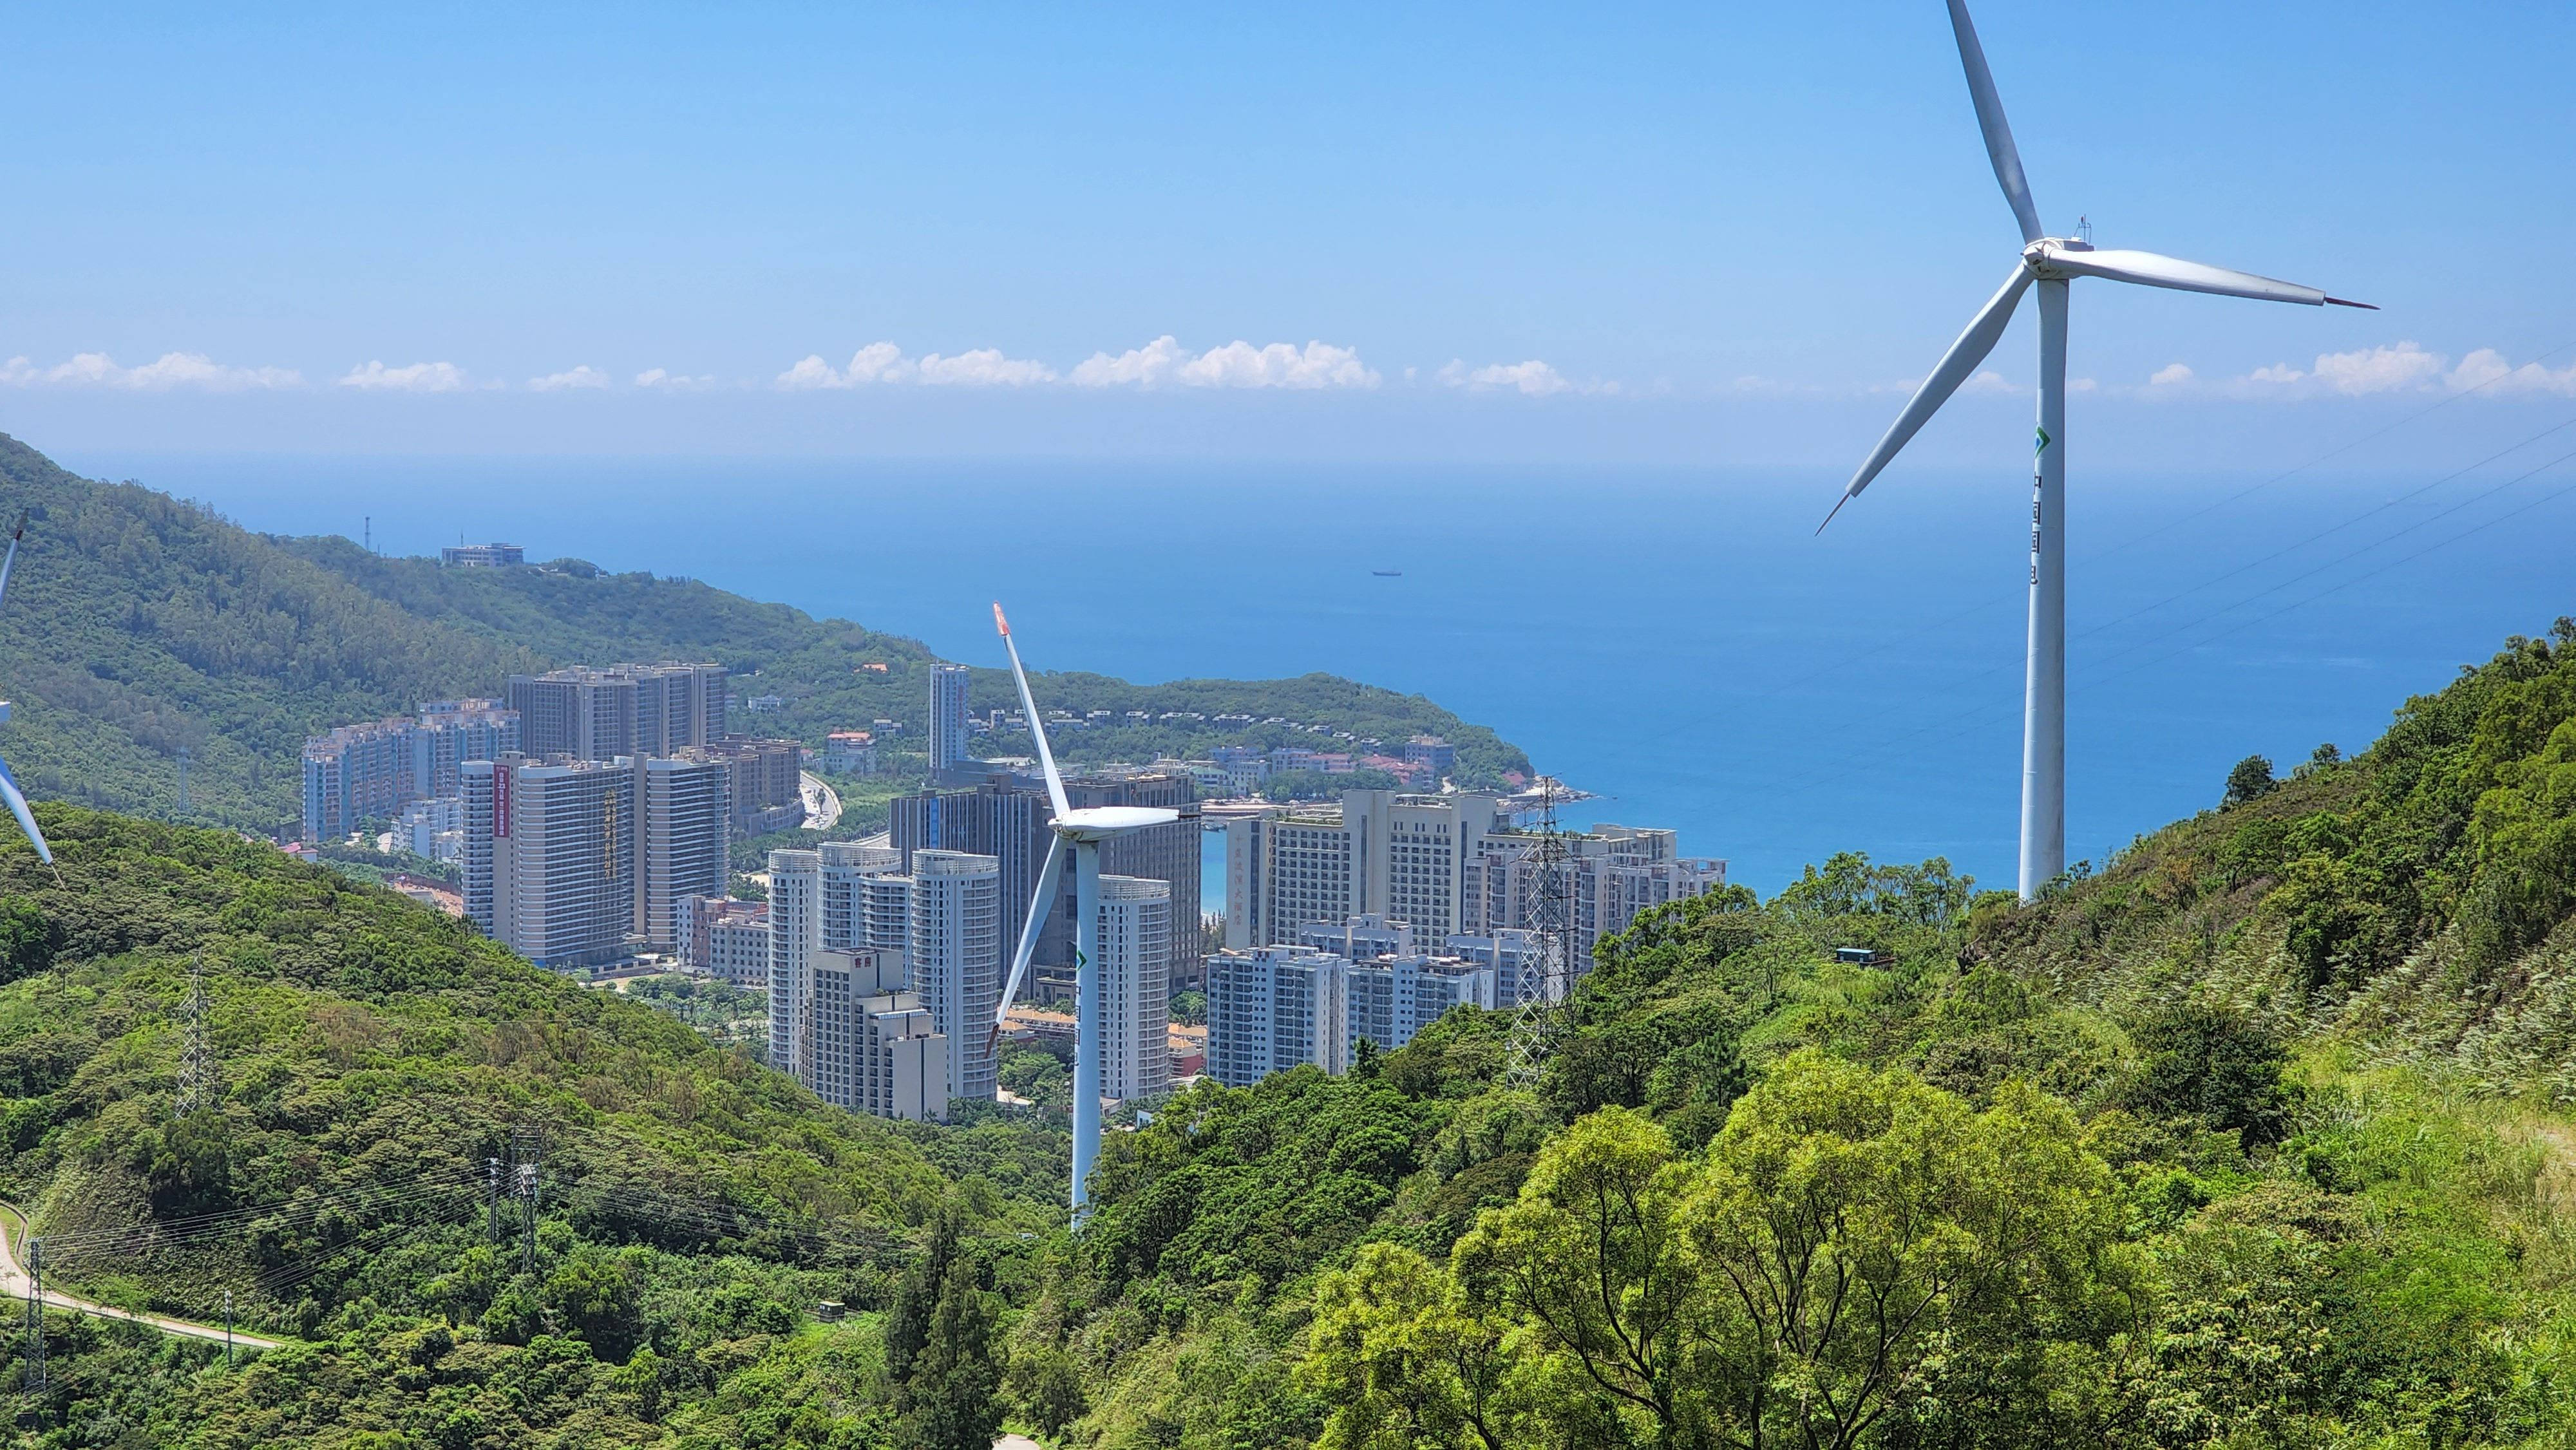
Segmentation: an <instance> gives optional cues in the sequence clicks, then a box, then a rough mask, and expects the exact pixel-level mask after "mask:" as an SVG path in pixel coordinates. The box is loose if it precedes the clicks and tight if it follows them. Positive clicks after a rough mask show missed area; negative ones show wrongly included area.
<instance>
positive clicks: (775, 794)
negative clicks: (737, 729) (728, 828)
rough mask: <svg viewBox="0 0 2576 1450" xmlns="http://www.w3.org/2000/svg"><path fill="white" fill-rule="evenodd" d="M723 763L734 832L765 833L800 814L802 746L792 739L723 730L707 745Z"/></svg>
mask: <svg viewBox="0 0 2576 1450" xmlns="http://www.w3.org/2000/svg"><path fill="white" fill-rule="evenodd" d="M706 753H707V754H708V755H709V756H711V757H713V758H715V759H717V760H721V761H723V762H724V763H725V768H726V770H727V771H728V772H730V774H729V777H728V779H729V786H728V788H729V789H730V791H731V792H732V801H733V804H732V812H733V833H734V834H735V835H736V836H765V835H767V834H769V833H770V832H772V831H784V830H788V829H791V828H793V827H794V826H796V825H797V824H799V823H800V822H802V821H803V820H804V819H805V797H804V794H803V791H802V788H801V786H800V784H799V782H800V781H801V780H802V778H803V773H804V768H803V760H804V747H803V746H800V745H798V744H797V743H796V742H795V741H793V740H773V739H764V738H756V737H753V736H749V735H726V736H723V737H721V738H719V739H718V740H717V741H716V742H715V743H714V744H712V745H709V746H708V747H706Z"/></svg>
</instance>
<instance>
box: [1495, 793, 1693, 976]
mask: <svg viewBox="0 0 2576 1450" xmlns="http://www.w3.org/2000/svg"><path fill="white" fill-rule="evenodd" d="M1559 839H1560V841H1561V842H1562V843H1563V845H1564V849H1565V852H1566V857H1567V859H1566V861H1565V863H1564V865H1563V866H1562V867H1561V868H1559V870H1560V871H1561V873H1562V874H1561V876H1560V879H1559V880H1558V881H1557V882H1556V884H1555V891H1556V893H1557V898H1558V903H1559V905H1560V907H1561V909H1562V911H1563V913H1564V917H1563V919H1564V921H1565V925H1566V929H1567V932H1568V936H1569V938H1570V940H1569V945H1570V946H1571V947H1572V955H1573V965H1574V971H1575V973H1576V975H1578V976H1579V975H1581V974H1582V973H1584V972H1588V971H1590V970H1591V969H1592V963H1593V954H1594V950H1595V948H1596V947H1597V946H1598V945H1599V943H1600V940H1601V938H1603V937H1605V936H1609V935H1611V934H1613V933H1616V932H1622V931H1626V930H1627V929H1628V926H1629V924H1630V923H1631V922H1633V921H1635V920H1636V919H1637V916H1638V914H1639V913H1640V912H1643V911H1647V910H1651V909H1652V908H1654V907H1658V906H1663V905H1665V904H1667V903H1670V902H1674V901H1681V900H1686V899H1688V898H1690V897H1694V896H1700V895H1704V894H1706V893H1708V892H1711V891H1715V890H1716V889H1718V888H1719V887H1721V886H1724V885H1725V884H1726V863H1725V862H1724V861H1717V860H1706V859H1699V858H1693V857H1686V856H1683V855H1682V854H1680V849H1679V841H1678V838H1677V837H1676V836H1675V834H1674V833H1673V832H1671V831H1669V830H1659V829H1639V828H1636V827H1632V826H1618V825H1610V824H1607V823H1604V824H1602V825H1598V826H1595V827H1593V828H1592V829H1591V830H1589V831H1581V832H1567V833H1564V834H1562V835H1561V836H1560V837H1559ZM1539 843H1540V838H1539V837H1537V836H1536V835H1533V834H1529V833H1524V832H1513V833H1509V834H1505V835H1501V836H1498V837H1496V838H1495V839H1493V840H1491V841H1489V842H1487V843H1486V845H1485V847H1484V849H1483V850H1482V852H1481V853H1480V858H1479V861H1478V863H1477V865H1478V869H1477V872H1476V875H1477V880H1476V881H1475V882H1474V883H1473V889H1471V890H1470V892H1469V893H1468V898H1467V912H1466V922H1465V925H1464V928H1463V930H1465V931H1466V932H1468V933H1470V934H1474V935H1491V934H1493V933H1495V932H1498V931H1506V930H1515V929H1517V930H1522V931H1528V930H1532V929H1535V928H1536V926H1537V925H1538V920H1539V908H1540V904H1541V902H1542V900H1543V899H1544V896H1545V893H1546V891H1547V890H1548V883H1547V875H1548V873H1547V871H1546V870H1545V869H1544V868H1543V866H1542V864H1541V862H1540V860H1539V854H1538V848H1539ZM1563 990H1564V987H1563V985H1560V986H1558V987H1557V988H1556V989H1555V994H1556V995H1562V992H1563Z"/></svg>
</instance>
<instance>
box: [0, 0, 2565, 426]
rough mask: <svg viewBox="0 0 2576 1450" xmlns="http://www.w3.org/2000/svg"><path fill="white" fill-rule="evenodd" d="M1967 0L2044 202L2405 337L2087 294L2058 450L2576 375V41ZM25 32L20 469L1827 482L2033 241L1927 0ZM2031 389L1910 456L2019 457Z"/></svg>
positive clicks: (2382, 17) (16, 268)
mask: <svg viewBox="0 0 2576 1450" xmlns="http://www.w3.org/2000/svg"><path fill="white" fill-rule="evenodd" d="M1977 19H1978V22H1979V24H1980V27H1981V29H1982V31H1983V33H1984V38H1985V42H1986V47H1987V51H1988V54H1989V56H1990V58H1991V60H1992V62H1993V66H1994V69H1995V72H1996V76H1997V80H1998V84H1999V85H2000V87H2001V89H2002V92H2003V96H2004V99H2005V101H2006V104H2007V106H2008V107H2009V108H2010V111H2011V115H2012V119H2013V122H2014V125H2015V128H2016V131H2017V133H2018V136H2019V139H2020V144H2021V149H2022V153H2023V156H2024V158H2025V160H2026V162H2027V164H2028V167H2029V171H2030V174H2031V177H2032V185H2033V189H2034V192H2035V194H2036V196H2037V198H2038V201H2039V204H2040V207H2041V211H2042V214H2043V217H2044V218H2045V220H2046V221H2047V223H2048V225H2049V227H2050V229H2051V230H2052V231H2067V230H2071V229H2072V228H2073V226H2074V224H2075V220H2076V217H2077V216H2078V215H2079V214H2082V215H2085V216H2089V217H2090V219H2091V221H2092V223H2093V224H2094V227H2095V237H2096V240H2097V241H2099V242H2101V243H2103V244H2105V245H2125V246H2139V247H2145V248H2149V249H2152V250H2157V251H2164V252H2169V253H2173V254H2177V255H2181V256H2185V257H2190V258H2194V259H2197V260H2203V261H2210V262H2216V263H2220V264H2223V265H2230V266H2236V267H2241V268H2245V269H2248V270H2253V271H2257V272H2264V273H2268V274H2272V275H2277V276H2285V277H2289V278H2291V279H2294V280H2298V281H2303V282H2308V283H2312V284H2314V285H2318V286H2322V287H2325V288H2327V289H2328V290H2331V291H2334V292H2336V293H2338V294H2339V295H2345V296H2354V297H2360V298H2365V299H2368V300H2371V301H2375V302H2378V303H2380V304H2381V305H2382V306H2383V307H2384V309H2385V310H2384V311H2381V312H2378V313H2359V312H2346V311H2342V310H2340V309H2327V310H2324V311H2322V312H2321V311H2318V310H2312V309H2307V308H2295V307H2279V306H2267V305H2263V304H2256V303H2245V302H2234V301H2228V300H2222V299H2211V298H2201V297H2193V296H2186V295H2181V294H2173V293H2163V292H2149V291H2146V290H2144V289H2136V288H2124V287H2119V286H2116V285H2112V284H2102V283H2088V284H2086V285H2085V286H2083V287H2080V288H2078V289H2077V298H2076V303H2075V345H2074V351H2073V370H2074V372H2075V373H2076V375H2077V376H2078V378H2079V379H2081V380H2083V381H2081V382H2079V384H2078V386H2079V387H2080V388H2088V389H2089V391H2088V392H2087V394H2086V395H2085V396H2084V397H2082V398H2080V399H2079V400H2078V407H2077V413H2076V418H2075V432H2076V442H2075V444H2074V447H2075V456H2076V457H2077V458H2078V459H2079V460H2082V461H2084V462H2087V463H2090V462H2094V461H2096V460H2099V461H2102V462H2118V463H2122V464H2136V465H2146V466H2156V467H2203V468H2219V467H2227V468H2238V467H2244V466H2248V465H2252V466H2271V465H2274V464H2278V463H2289V462H2296V461H2300V460H2301V459H2302V458H2304V457H2306V456H2311V455H2312V454H2313V453H2314V452H2315V451H2316V450H2317V449H2319V448H2320V447H2323V446H2328V445H2331V444H2334V443H2337V442H2340V441H2343V440H2347V439H2350V438H2353V437H2358V436H2362V435H2364V434H2366V433H2367V432H2368V431H2369V430H2370V429H2371V428H2372V427H2375V426H2378V425H2379V423H2380V422H2382V421H2384V420H2386V419H2389V418H2394V417H2399V416H2404V415H2405V414H2407V413H2409V412H2411V411H2414V410H2419V409H2422V408H2424V407H2427V406H2429V405H2431V404H2433V403H2436V402H2439V401H2441V400H2442V399H2444V398H2446V397H2450V396H2453V395H2455V394H2460V393H2470V394H2471V396H2468V397H2463V398H2461V399H2460V401H2459V405H2458V406H2456V407H2450V408H2446V409H2445V410H2444V412H2443V415H2442V425H2443V427H2444V429H2446V430H2447V431H2448V432H2449V433H2451V434H2466V435H2470V436H2472V437H2483V436H2487V435H2488V434H2489V433H2491V432H2492V433H2496V434H2498V435H2502V434H2506V433H2517V432H2519V431H2528V426H2529V421H2530V420H2531V419H2533V418H2535V417H2539V418H2543V419H2544V420H2545V417H2546V416H2547V414H2548V410H2550V409H2552V408H2556V409H2558V410H2561V411H2564V410H2566V409H2567V408H2568V407H2569V405H2570V403H2571V400H2576V299H2571V294H2570V293H2569V290H2568V289H2567V288H2566V286H2565V285H2564V283H2563V280H2561V279H2563V278H2564V277H2566V276H2567V275H2569V274H2570V271H2571V267H2570V264H2571V263H2572V262H2576V226H2571V222H2576V188H2571V187H2569V186H2568V185H2567V184H2566V183H2567V178H2568V176H2569V175H2570V165H2569V163H2570V160H2571V155H2570V152H2571V150H2576V140H2571V137H2576V126H2571V125H2570V124H2569V118H2568V114H2567V101H2566V89H2565V77H2566V75H2567V73H2568V70H2569V67H2570V62H2571V61H2576V7H2569V6H2566V5H2564V4H2539V3H2528V4H2489V5H2475V6H2423V5H2414V4H2395V3H2346V4H2327V3H2318V0H2309V3H2297V4H2255V5H2251V6H2247V5H2242V4H2226V5H2221V4H2216V3H2200V0H2188V3H2175V4H2154V5H2149V4H2144V3H2113V4H2103V5H2094V6H2084V7H2066V6H2042V5H2038V4H2034V3H2028V0H1983V3H1981V4H1980V5H1979V6H1978V8H1977ZM12 51H13V57H14V59H15V61H16V64H15V65H14V66H13V67H12V71H13V77H12V79H13V89H14V90H15V92H16V94H15V96H14V98H13V99H14V100H15V102H16V104H14V105H13V107H12V113H13V114H12V126H11V130H12V138H11V144H9V145H8V146H7V147H5V148H0V185H5V187H6V194H7V196H8V197H9V199H10V203H11V211H12V213H13V221H12V224H11V225H10V226H9V227H8V228H6V229H5V231H4V232H0V276H5V277H6V278H7V279H8V282H9V285H7V286H6V287H5V288H0V429H5V430H6V431H8V432H11V433H15V434H18V435H19V436H21V437H25V438H27V439H29V440H30V441H31V442H34V443H36V444H37V445H38V446H40V447H44V446H53V447H60V448H65V449H82V448H90V449H95V448H99V447H102V446H109V445H113V446H114V447H116V448H119V449H126V450H137V449H140V450H155V449H158V450H169V451H195V450H220V451H286V452H293V451H324V452H331V451H354V452H422V453H441V452H494V453H558V452H559V453H618V452H629V451H657V452H681V453H689V454H702V455H707V456H726V455H739V454H757V453H774V452H787V453H805V454H851V455H866V454H899V455H905V456H914V457H923V456H927V457H938V456H944V455H957V456H991V455H997V454H998V455H1012V454H1025V455H1044V454H1049V453H1065V454H1084V455H1095V456H1099V455H1107V456H1115V455H1119V454H1122V453H1127V454H1135V455H1138V456H1164V455H1172V454H1210V455H1235V456H1254V457H1260V456H1279V457H1313V456H1342V457H1379V458H1383V457H1422V458H1438V459H1466V460H1472V459H1476V458H1480V457H1512V458H1515V459H1524V460H1526V459H1544V458H1551V457H1555V458H1567V459H1577V458H1581V459H1601V460H1618V459H1635V460H1641V461H1654V462H1663V463H1685V464H1713V465H1725V464H1748V463H1765V464H1769V463H1796V464H1818V465H1821V464H1827V463H1835V462H1839V461H1843V460H1851V459H1856V458H1857V457H1858V455H1859V454H1860V453H1862V452H1864V451H1866V449H1867V447H1868V444H1869V443H1870V442H1871V441H1873V440H1874V439H1875V437H1876V434H1877V432H1878V430H1879V429H1880V428H1881V427H1883V426H1884V424H1885V420H1886V418H1887V417H1888V416H1890V415H1892V413H1893V412H1894V410H1895V408H1896V407H1897V405H1898V404H1899V402H1900V401H1901V397H1902V390H1903V388H1904V387H1905V386H1907V384H1908V383H1909V382H1910V380H1911V379H1913V378H1915V377H1918V376H1919V375H1920V374H1921V373H1922V372H1923V371H1924V370H1925V369H1927V368H1928V367H1929V366H1930V365H1931V363H1932V362H1933V360H1934V359H1935V358H1937V357H1938V355H1939V353H1940V351H1941V349H1942V348H1943V347H1944V346H1946V345H1947V343H1948V341H1949V339H1950V338H1951V337H1952V336H1953V335H1954V334H1955V332H1956V330H1957V329H1958V327H1959V326H1960V325H1961V324H1962V323H1963V322H1964V321H1965V320H1966V318H1967V317H1968V315H1969V314H1970V313H1971V312H1972V311H1973V310H1974V309H1975V307H1976V306H1977V305H1978V303H1980V302H1981V301H1982V300H1983V299H1984V298H1985V297H1986V295H1987V294H1988V293H1989V292H1991V291H1992V290H1993V288H1994V286H1995V285H1996V283H1997V282H1998V281H1999V280H2000V279H2001V278H2002V277H2003V275H2004V274H2005V271H2006V269H2007V267H2008V266H2009V265H2010V264H2011V262H2012V260H2013V253H2014V250H2015V233H2014V231H2013V228H2012V223H2011V217H2010V214H2009V212H2008V211H2007V209H2006V207H2005V205H2004V202H2003V200H2002V198H2001V197H2000V196H1999V195H1998V194H1997V191H1996V187H1995V184H1994V181H1993V178H1992V175H1991V173H1990V172H1989V171H1988V169H1987V163H1986V160H1985V157H1984V155H1983V152H1982V150H1981V148H1980V146H1979V144H1978V140H1977V133H1976V128H1975V124H1974V119H1973V116H1972V114H1971V112H1970V109H1969V104H1968V100H1967V96H1966V92H1965V87H1964V85H1963V84H1962V82H1961V79H1960V75H1959V66H1958V60H1957V56H1956V53H1955V51H1954V50H1953V49H1952V45H1951V41H1950V37H1949V32H1948V27H1947V23H1946V20H1945V17H1944V12H1943V9H1942V7H1941V5H1940V4H1938V3H1936V0H1902V3H1897V0H1859V3H1854V4H1848V5H1841V6H1833V7H1811V6H1745V5H1725V6H1715V7H1710V6H1693V5H1659V6H1637V7H1630V8H1627V9H1624V10H1619V11H1616V12H1611V13H1603V12H1601V11H1599V10H1584V11H1577V10H1573V9H1569V8H1567V7H1527V8H1503V7H1463V6H1462V7H1409V8H1402V9H1390V8H1388V7H1377V6H1314V7H1296V8H1292V9H1272V10H1266V11H1254V10H1251V9H1248V8H1239V9H1216V8H1209V7H1180V6H1164V7H1143V6H1139V7H1119V8H1116V9H1110V8H1106V7H1055V8H1040V7H1018V8H1010V9H1004V8H999V7H935V8H934V7H883V8H869V9H857V8H853V7H829V8H826V7H814V8H809V9H792V8H768V9H762V10H757V11H753V10H749V9H746V8H727V9H722V10H717V9H713V8H705V9H678V8H669V7H630V8H624V9H609V8H597V9H592V10H588V11H574V10H568V9H556V10H548V11H545V12H543V13H539V14H529V13H525V12H524V11H522V10H520V9H517V8H499V7H493V8H481V9H465V8H440V9H438V10H436V11H434V12H433V11H429V10H411V11H396V10H394V9H392V8H390V7H367V8H362V9H337V10H324V9H320V8H312V9H306V10H301V11H293V12H288V11H262V12H258V13H256V14H250V15H243V14H238V13H230V12H227V13H222V14H219V15H212V16H209V15H208V14H205V13H199V12H182V11H179V10H176V9H172V10H167V11H155V10H149V9H146V10H135V11H127V12H122V13H120V14H117V15H114V16H108V15H102V14H100V13H98V12H94V11H51V12H32V11H31V12H27V13H24V14H21V15H19V16H17V17H16V18H15V20H14V22H13V35H12ZM2030 354H2031V340H2030V321H2029V318H2028V317H2027V316H2025V317H2024V318H2023V319H2022V320H2021V321H2020V323H2019V324H2018V325H2017V326H2016V329H2015V331H2014V333H2012V334H2011V335H2009V336H2008V337H2007V338H2006V340H2005V342H2004V344H2003V345H2002V347H2001V348H2000V349H1998V351H1997V353H1996V355H1995V358H1994V360H1993V362H1992V364H1991V367H1992V369H1993V373H1994V375H1993V376H1992V377H1991V378H1986V379H1981V380H1980V382H1979V383H1978V384H1975V385H1973V388H1974V390H1975V391H1976V392H1977V393H1979V394H1980V396H1975V397H1971V398H1966V399H1963V400H1962V402H1963V406H1962V407H1960V408H1959V409H1957V414H1958V416H1957V417H1956V418H1952V419H1945V420H1944V422H1943V423H1942V424H1940V425H1937V426H1936V427H1935V428H1934V429H1933V430H1932V431H1930V432H1928V433H1927V434H1926V435H1925V438H1924V440H1923V441H1922V443H1921V444H1920V445H1918V446H1920V447H1921V448H1922V449H1923V453H1924V457H1925V459H1926V460H1927V461H1933V462H1943V463H1953V464H1955V463H1967V462H1983V461H1991V460H2008V459H2015V458H2019V457H2023V456H2026V451H2027V443H2026V437H2027V435H2026V431H2025V429H2026V426H2027V425H2026V422H2024V423H2022V424H2021V425H2020V426H2018V427H2016V426H2009V425H2007V423H2006V422H2005V421H2004V420H2005V418H2006V415H2011V416H2012V417H2014V418H2020V419H2026V417H2027V413H2028V410H2029V406H2030V404H2029V399H2028V395H2027V391H2026V390H2027V386H2028V383H2029V379H2030V375H2031V372H2032V362H2031V355H2030ZM2507 415H2511V416H2507ZM2088 444H2089V445H2091V446H2090V449H2089V450H2088V447H2087V445H2088ZM2088 451H2089V452H2090V453H2091V457H2089V458H2088V457H2087V456H2086V455H2087V453H2088ZM2380 461H2385V460H2380Z"/></svg>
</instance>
